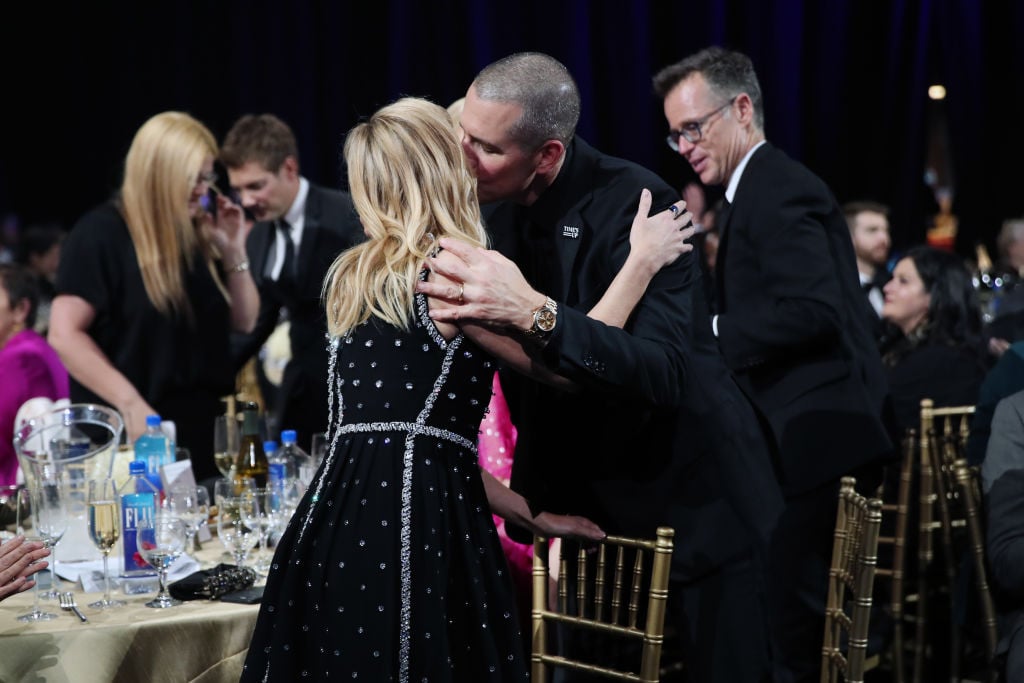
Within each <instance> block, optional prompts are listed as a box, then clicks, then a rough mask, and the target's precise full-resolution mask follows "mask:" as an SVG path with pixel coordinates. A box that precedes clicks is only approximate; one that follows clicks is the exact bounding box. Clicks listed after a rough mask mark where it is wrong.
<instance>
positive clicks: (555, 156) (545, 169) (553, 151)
mask: <svg viewBox="0 0 1024 683" xmlns="http://www.w3.org/2000/svg"><path fill="white" fill-rule="evenodd" d="M536 154H537V173H538V174H540V175H543V174H546V173H550V172H551V171H553V170H554V169H556V168H558V164H559V163H561V161H562V157H563V156H565V145H563V144H562V143H561V142H560V141H559V140H548V141H546V142H545V143H544V144H543V145H541V146H540V149H538V150H537V152H536Z"/></svg>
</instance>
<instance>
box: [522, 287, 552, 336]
mask: <svg viewBox="0 0 1024 683" xmlns="http://www.w3.org/2000/svg"><path fill="white" fill-rule="evenodd" d="M557 322H558V303H557V302H556V301H555V300H554V299H552V298H551V297H548V298H547V300H546V301H545V302H544V303H543V305H541V307H540V308H538V309H536V310H535V311H534V312H533V325H532V326H531V327H530V328H529V329H528V330H526V336H527V337H528V338H530V339H533V340H534V341H539V342H544V341H547V338H548V337H549V336H551V333H552V331H554V329H555V324H556V323H557Z"/></svg>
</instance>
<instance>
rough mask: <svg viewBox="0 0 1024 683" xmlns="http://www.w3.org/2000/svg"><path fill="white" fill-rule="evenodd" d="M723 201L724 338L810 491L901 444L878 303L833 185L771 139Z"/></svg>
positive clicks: (785, 470) (786, 464) (784, 478)
mask: <svg viewBox="0 0 1024 683" xmlns="http://www.w3.org/2000/svg"><path fill="white" fill-rule="evenodd" d="M724 213H725V215H724V216H723V217H720V218H719V221H718V225H719V231H720V232H721V241H720V243H719V247H718V261H717V267H716V284H717V305H718V310H719V314H720V315H719V318H718V343H719V346H720V348H721V350H722V353H723V355H724V357H725V360H726V363H727V364H728V365H729V367H730V368H731V369H732V370H733V372H734V373H735V376H736V379H737V382H738V383H739V385H740V386H741V387H742V389H743V390H744V392H745V393H746V394H747V395H748V396H749V397H750V398H751V400H752V401H753V403H754V405H755V406H756V407H757V409H758V410H759V411H760V412H761V413H762V415H763V416H764V418H765V419H766V420H767V422H768V424H769V425H770V426H771V430H772V435H773V437H774V439H775V442H776V445H777V449H778V454H779V458H780V462H779V476H780V483H781V485H782V487H783V490H784V491H785V492H786V493H787V494H795V493H800V492H803V491H807V490H810V489H812V488H814V487H816V486H818V485H820V484H823V483H825V482H828V481H831V480H835V479H837V478H838V477H840V476H842V475H843V474H846V473H850V472H852V471H854V470H855V469H857V468H858V467H859V466H861V465H864V464H867V463H869V462H872V461H875V460H877V459H879V458H882V457H886V456H889V455H891V453H892V444H891V441H890V439H889V436H888V434H887V430H886V426H885V425H884V424H883V421H882V415H883V411H884V405H885V401H886V394H887V390H886V384H885V376H884V372H883V369H882V365H881V359H880V357H879V354H878V351H877V348H876V346H875V342H874V338H873V336H872V333H871V320H872V317H873V316H874V312H873V311H872V310H871V307H870V304H869V303H868V302H867V300H866V298H865V297H864V294H863V291H862V290H861V287H860V282H859V277H858V275H857V267H856V260H855V258H854V254H853V245H852V242H851V240H850V234H849V229H848V227H847V225H846V221H845V220H844V218H843V215H842V213H841V211H840V209H839V207H838V205H837V204H836V201H835V199H834V198H833V196H832V194H831V192H830V191H829V189H828V187H826V185H825V184H824V183H823V182H822V181H821V179H819V178H818V177H817V176H815V175H814V174H813V173H811V172H810V171H809V170H808V169H807V168H806V167H804V166H803V165H801V164H799V163H797V162H795V161H793V160H792V159H790V158H789V157H788V156H786V155H785V154H784V153H783V152H781V151H780V150H778V149H776V148H775V147H773V146H772V145H771V144H770V143H765V144H764V145H762V146H761V147H760V148H759V149H758V150H757V151H756V152H754V154H753V156H752V157H751V158H750V161H749V162H748V164H747V167H746V169H745V171H744V172H743V175H742V177H741V179H740V182H739V185H738V187H737V190H736V194H735V197H734V201H733V204H732V206H731V207H730V208H728V209H726V210H725V212H724Z"/></svg>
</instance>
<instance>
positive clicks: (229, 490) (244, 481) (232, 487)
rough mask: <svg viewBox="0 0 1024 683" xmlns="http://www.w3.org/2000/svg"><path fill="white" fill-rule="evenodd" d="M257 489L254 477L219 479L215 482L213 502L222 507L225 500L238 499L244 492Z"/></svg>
mask: <svg viewBox="0 0 1024 683" xmlns="http://www.w3.org/2000/svg"><path fill="white" fill-rule="evenodd" d="M254 488H256V480H255V479H253V478H252V477H241V478H237V479H232V478H231V477H228V478H226V479H218V480H217V481H215V482H213V502H214V503H216V504H217V506H218V507H219V506H220V502H221V501H222V500H223V499H225V498H237V497H238V496H240V495H242V493H243V492H245V491H248V490H249V489H254Z"/></svg>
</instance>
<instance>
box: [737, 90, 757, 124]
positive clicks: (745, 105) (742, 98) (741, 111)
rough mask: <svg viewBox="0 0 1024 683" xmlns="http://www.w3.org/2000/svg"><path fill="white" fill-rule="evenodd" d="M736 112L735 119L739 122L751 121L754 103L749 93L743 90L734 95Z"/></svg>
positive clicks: (752, 119)
mask: <svg viewBox="0 0 1024 683" xmlns="http://www.w3.org/2000/svg"><path fill="white" fill-rule="evenodd" d="M736 112H737V113H736V120H737V121H739V122H740V123H742V124H748V123H753V121H754V103H753V101H752V100H751V99H750V95H748V94H747V93H745V92H741V93H740V94H739V95H737V96H736Z"/></svg>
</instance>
